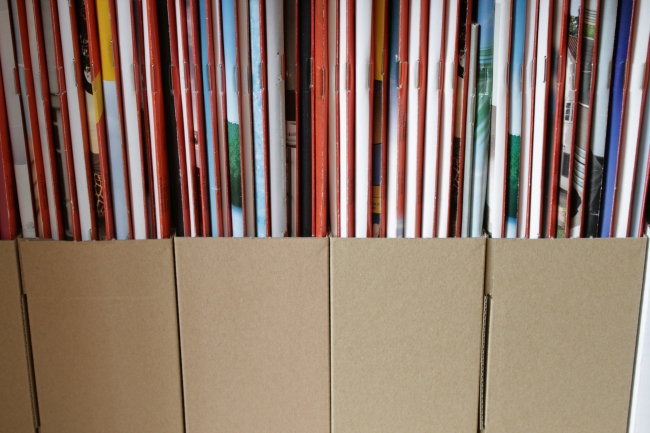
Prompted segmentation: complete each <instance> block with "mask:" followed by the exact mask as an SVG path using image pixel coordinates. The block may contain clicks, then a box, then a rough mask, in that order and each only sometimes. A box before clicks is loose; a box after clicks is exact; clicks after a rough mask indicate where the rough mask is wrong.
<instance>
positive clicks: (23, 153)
mask: <svg viewBox="0 0 650 433" xmlns="http://www.w3.org/2000/svg"><path fill="white" fill-rule="evenodd" d="M14 46H16V47H17V48H16V50H20V45H19V44H18V43H16V42H15V40H14V35H13V32H12V23H11V15H10V11H9V0H0V67H1V68H0V69H1V74H2V75H3V77H8V78H3V83H2V86H3V90H4V95H5V96H4V102H5V107H6V110H7V114H6V115H7V123H8V128H9V136H10V143H11V154H12V157H13V171H14V175H15V178H16V193H17V196H18V209H19V213H20V225H21V227H22V235H23V237H24V238H34V237H36V225H35V215H34V206H35V205H36V206H38V203H37V202H36V200H35V201H34V203H35V205H32V189H31V186H32V181H31V178H30V169H31V165H32V164H33V162H32V161H33V159H32V158H31V157H30V158H29V161H28V156H30V152H29V147H28V142H27V132H26V129H27V127H28V126H29V123H28V122H29V121H28V120H27V119H24V118H23V107H22V100H21V95H20V92H17V91H16V90H17V89H16V87H15V86H16V84H17V83H16V82H15V80H16V77H15V71H16V70H17V69H18V64H17V63H16V54H15V52H14ZM19 81H20V80H19ZM18 85H19V86H21V87H22V86H23V84H22V83H21V82H19V83H18Z"/></svg>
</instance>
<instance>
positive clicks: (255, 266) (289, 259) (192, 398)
mask: <svg viewBox="0 0 650 433" xmlns="http://www.w3.org/2000/svg"><path fill="white" fill-rule="evenodd" d="M328 243H329V240H328V239H327V238H325V239H305V238H292V239H250V238H248V239H227V238H221V239H187V238H178V239H176V245H175V247H176V275H177V280H178V305H179V322H180V333H181V352H182V359H183V385H184V393H185V394H184V396H185V417H186V431H187V433H197V432H200V433H203V432H206V431H219V432H261V431H264V432H278V433H287V432H313V433H328V432H329V431H330V382H329V311H328V300H329V286H328V251H329V249H328Z"/></svg>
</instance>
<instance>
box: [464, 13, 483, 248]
mask: <svg viewBox="0 0 650 433" xmlns="http://www.w3.org/2000/svg"><path fill="white" fill-rule="evenodd" d="M479 30H480V27H479V25H478V24H476V23H474V24H472V26H471V30H470V50H469V53H468V54H469V55H468V57H467V58H466V59H465V64H466V65H469V70H468V74H467V83H468V86H467V120H466V121H465V125H466V129H467V133H466V135H465V165H464V167H463V177H464V179H463V184H464V188H463V190H462V196H463V204H462V221H461V230H460V237H463V238H466V237H469V236H470V232H469V230H470V222H471V218H472V214H471V211H472V206H471V204H472V193H473V191H472V186H473V184H472V175H473V174H474V127H475V123H476V73H477V69H478V35H479Z"/></svg>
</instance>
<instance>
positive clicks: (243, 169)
mask: <svg viewBox="0 0 650 433" xmlns="http://www.w3.org/2000/svg"><path fill="white" fill-rule="evenodd" d="M233 3H234V9H235V52H236V62H237V67H236V70H237V77H239V70H240V68H241V64H242V62H241V55H242V51H243V47H242V46H241V41H240V40H239V31H240V29H239V14H240V13H241V12H240V11H239V2H237V1H234V2H233ZM246 16H248V14H246ZM236 81H237V110H238V112H237V118H238V119H243V118H244V115H243V111H242V107H243V103H242V98H243V97H244V96H243V94H244V93H243V87H242V86H243V83H242V82H241V80H240V79H239V78H236ZM238 129H239V155H240V158H239V170H240V172H241V177H240V183H241V203H242V205H241V209H242V221H243V222H244V224H243V236H244V237H246V236H249V233H247V231H246V225H247V224H246V221H247V215H248V212H251V211H252V209H247V206H246V185H245V183H246V176H245V175H244V173H246V158H244V130H243V122H242V121H241V120H240V121H239V127H238ZM288 179H290V177H288ZM287 203H289V200H287ZM290 214H291V212H289V211H288V210H287V215H290Z"/></svg>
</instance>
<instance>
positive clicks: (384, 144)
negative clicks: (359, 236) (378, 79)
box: [379, 0, 389, 238]
mask: <svg viewBox="0 0 650 433" xmlns="http://www.w3.org/2000/svg"><path fill="white" fill-rule="evenodd" d="M379 1H383V2H384V22H383V23H382V25H383V27H384V40H383V49H382V58H381V59H380V60H379V61H381V75H382V86H381V90H382V93H381V180H380V182H379V190H380V193H379V194H380V203H381V204H380V210H379V212H380V213H379V225H380V227H379V237H382V238H385V237H386V230H387V228H386V217H387V212H386V211H387V209H386V202H387V198H388V194H387V192H388V189H387V186H388V164H387V158H388V88H389V84H388V81H387V80H386V71H388V56H387V55H386V47H388V40H389V32H388V22H389V17H388V15H389V14H388V13H387V12H386V11H387V9H388V1H387V0H379Z"/></svg>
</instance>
